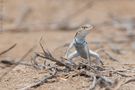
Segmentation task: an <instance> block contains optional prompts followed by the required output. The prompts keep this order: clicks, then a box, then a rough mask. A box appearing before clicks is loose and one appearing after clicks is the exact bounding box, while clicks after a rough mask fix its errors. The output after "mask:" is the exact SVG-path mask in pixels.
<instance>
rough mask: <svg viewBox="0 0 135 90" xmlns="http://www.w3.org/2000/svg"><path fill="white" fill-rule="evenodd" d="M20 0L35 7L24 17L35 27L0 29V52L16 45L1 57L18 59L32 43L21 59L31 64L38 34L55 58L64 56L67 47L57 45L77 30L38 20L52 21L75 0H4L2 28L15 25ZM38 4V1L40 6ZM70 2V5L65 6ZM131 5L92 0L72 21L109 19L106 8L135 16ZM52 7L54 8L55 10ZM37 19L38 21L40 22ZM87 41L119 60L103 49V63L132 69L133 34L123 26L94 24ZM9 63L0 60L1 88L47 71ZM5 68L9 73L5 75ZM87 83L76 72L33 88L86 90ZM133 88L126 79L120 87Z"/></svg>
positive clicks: (15, 89) (11, 88)
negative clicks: (52, 27)
mask: <svg viewBox="0 0 135 90" xmlns="http://www.w3.org/2000/svg"><path fill="white" fill-rule="evenodd" d="M97 1H98V0H97ZM22 2H23V3H25V4H26V3H27V4H28V5H30V6H31V7H32V9H33V10H35V11H34V12H32V13H31V16H30V17H28V18H29V19H27V20H26V21H25V23H26V22H27V23H31V22H33V23H34V24H29V28H30V29H33V28H34V31H28V32H2V33H0V52H2V51H3V50H5V49H7V48H9V47H10V46H11V45H13V44H15V43H16V44H17V46H16V47H15V48H13V49H12V50H11V51H9V52H7V53H6V54H4V55H1V56H0V60H14V61H19V60H20V58H21V57H23V55H24V54H25V53H26V52H27V51H28V50H29V49H30V48H31V47H33V46H35V48H34V50H33V51H32V52H31V53H30V54H29V55H28V56H27V57H26V58H25V59H24V60H23V61H22V62H24V63H28V64H31V57H32V56H33V53H34V52H40V51H41V48H40V46H39V41H40V39H41V37H42V41H41V42H42V43H43V45H44V47H45V48H48V49H49V50H50V51H51V52H52V53H53V54H54V55H55V56H56V57H58V58H59V57H60V56H63V55H64V53H65V50H66V47H60V46H62V45H64V44H65V43H69V42H71V41H72V38H73V37H74V34H75V32H76V31H75V30H73V31H70V30H67V31H61V30H48V29H46V30H43V29H44V25H41V23H46V22H45V21H53V20H54V18H62V16H63V17H64V15H65V14H67V12H68V11H70V10H71V9H72V8H74V7H75V5H76V0H74V2H73V1H72V0H69V2H68V3H66V2H64V1H61V0H59V2H61V3H56V4H55V5H54V6H52V4H54V0H52V1H51V2H49V1H48V0H41V2H39V1H33V0H24V1H23V0H20V1H19V0H9V1H7V0H5V4H4V5H5V8H4V10H5V14H6V15H7V17H8V18H9V19H10V21H5V22H4V26H3V27H4V29H6V28H8V29H10V28H12V27H14V26H15V23H14V21H15V20H16V18H17V16H19V13H20V12H19V10H20V9H19V8H17V7H19V6H20V7H21V5H22ZM81 2H82V1H81V0H78V3H77V4H78V6H76V8H74V9H73V10H72V11H73V12H74V11H76V10H77V9H78V8H79V6H80V7H81V6H83V5H84V4H81ZM37 4H38V5H40V7H39V6H38V5H37ZM61 4H63V6H64V5H65V7H63V8H62V9H61V11H59V8H60V7H59V8H58V6H59V5H61ZM70 4H71V8H68V7H69V6H70ZM47 5H48V6H47ZM134 5H135V1H134V0H122V1H121V0H116V1H115V2H114V0H108V1H106V0H103V1H99V2H96V1H95V2H94V6H93V7H92V8H91V9H88V10H86V11H85V12H83V13H81V14H79V15H78V16H76V17H75V18H74V19H72V22H75V23H76V22H81V20H82V21H83V20H85V19H87V18H88V19H90V20H91V21H92V22H93V23H101V22H103V21H106V20H109V18H108V16H107V14H108V12H111V13H114V14H115V15H117V16H119V17H126V18H128V17H135V11H134V8H135V6H134ZM56 7H57V8H56ZM54 8H55V10H56V11H54ZM65 10H67V11H65ZM56 12H59V13H56ZM70 13H71V12H70ZM70 13H69V14H70ZM9 14H10V15H9ZM71 14H72V13H71ZM56 20H57V19H56ZM37 23H40V25H38V24H37ZM36 25H37V26H36ZM95 26H96V25H95ZM35 29H36V30H35ZM38 30H39V31H38ZM87 41H88V42H95V41H96V42H99V44H92V43H90V44H89V48H90V49H92V50H97V49H99V48H101V47H102V48H105V49H106V50H107V51H108V52H109V53H110V54H111V55H112V56H113V57H114V58H116V59H117V60H119V62H120V63H117V62H113V61H111V60H110V59H109V58H108V57H107V56H106V55H105V54H104V53H102V52H100V53H99V54H100V55H101V57H102V59H103V62H104V64H105V65H106V66H111V67H113V68H115V69H117V70H118V69H129V68H132V69H135V56H134V53H135V37H132V38H131V37H128V36H127V33H126V31H125V30H118V29H115V28H113V27H108V26H105V27H104V26H102V27H101V28H99V27H96V29H95V30H93V31H92V32H91V33H90V35H89V36H88V37H87ZM115 49H116V50H115ZM12 67H14V66H6V65H3V64H0V79H1V81H0V90H20V89H21V88H24V87H26V86H27V85H29V84H31V83H33V82H35V81H38V80H39V79H41V78H42V77H43V76H44V75H46V71H45V70H36V69H35V68H33V67H32V66H26V65H16V66H15V67H14V68H13V69H11V68H12ZM6 72H8V73H7V74H6V75H4V73H6ZM132 74H133V75H135V74H134V73H129V75H132ZM3 75H4V76H3ZM116 78H117V77H116ZM88 86H89V83H88V80H87V79H86V78H84V77H81V76H77V77H74V78H71V79H67V80H64V79H58V81H56V82H53V83H45V84H43V85H42V86H40V87H38V88H34V89H32V90H87V88H88ZM134 88H135V83H129V84H127V85H125V86H123V87H122V88H121V89H120V90H134Z"/></svg>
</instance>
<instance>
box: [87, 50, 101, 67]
mask: <svg viewBox="0 0 135 90" xmlns="http://www.w3.org/2000/svg"><path fill="white" fill-rule="evenodd" d="M89 54H90V56H92V57H94V58H96V62H97V64H99V65H100V64H101V65H103V62H102V59H101V57H100V55H99V54H98V53H96V52H93V51H91V50H89Z"/></svg>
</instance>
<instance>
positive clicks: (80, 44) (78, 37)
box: [65, 24, 103, 66]
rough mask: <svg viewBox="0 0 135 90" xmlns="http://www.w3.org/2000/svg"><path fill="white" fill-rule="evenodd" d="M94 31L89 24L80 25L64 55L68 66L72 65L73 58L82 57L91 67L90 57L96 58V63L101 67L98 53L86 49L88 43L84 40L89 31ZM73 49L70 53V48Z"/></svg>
mask: <svg viewBox="0 0 135 90" xmlns="http://www.w3.org/2000/svg"><path fill="white" fill-rule="evenodd" d="M93 29H94V26H93V25H90V24H85V25H82V26H81V27H80V28H79V30H78V31H77V33H76V34H75V36H74V38H73V40H72V42H71V43H70V45H69V47H68V49H67V51H66V54H65V58H66V59H67V60H68V63H70V64H74V63H73V61H72V59H73V58H75V57H78V56H80V57H82V58H84V59H87V60H88V64H89V65H90V66H91V60H90V58H91V57H94V58H96V62H97V63H98V64H101V65H103V62H102V60H101V57H100V55H99V54H98V53H96V52H94V51H92V50H90V49H89V47H88V43H87V41H86V40H85V38H86V36H87V35H88V34H89V33H90V32H91V30H93ZM73 47H75V51H74V52H72V53H70V54H69V52H70V50H71V48H73Z"/></svg>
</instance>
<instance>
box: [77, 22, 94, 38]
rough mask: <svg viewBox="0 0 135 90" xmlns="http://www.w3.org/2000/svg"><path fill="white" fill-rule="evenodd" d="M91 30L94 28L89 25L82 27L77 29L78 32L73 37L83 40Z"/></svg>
mask: <svg viewBox="0 0 135 90" xmlns="http://www.w3.org/2000/svg"><path fill="white" fill-rule="evenodd" d="M93 28H94V27H93V26H92V25H90V24H85V25H82V26H81V27H80V28H79V31H78V32H77V33H76V35H75V37H77V38H85V37H86V36H87V35H88V34H89V33H90V31H91V30H92V29H93Z"/></svg>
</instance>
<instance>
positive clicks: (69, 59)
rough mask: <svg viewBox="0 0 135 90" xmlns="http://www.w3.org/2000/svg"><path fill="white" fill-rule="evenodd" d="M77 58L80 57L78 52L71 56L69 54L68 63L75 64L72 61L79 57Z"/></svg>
mask: <svg viewBox="0 0 135 90" xmlns="http://www.w3.org/2000/svg"><path fill="white" fill-rule="evenodd" d="M77 56H79V54H78V52H77V51H74V52H72V53H71V54H69V55H68V56H67V59H68V63H69V64H74V63H73V61H72V59H73V58H75V57H77Z"/></svg>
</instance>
